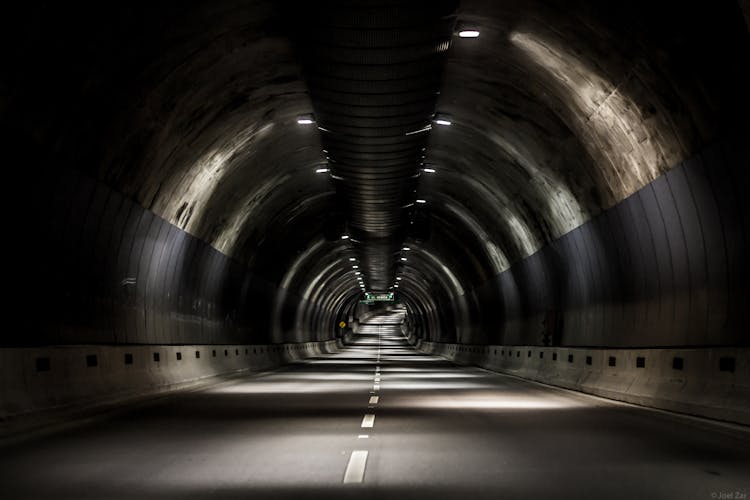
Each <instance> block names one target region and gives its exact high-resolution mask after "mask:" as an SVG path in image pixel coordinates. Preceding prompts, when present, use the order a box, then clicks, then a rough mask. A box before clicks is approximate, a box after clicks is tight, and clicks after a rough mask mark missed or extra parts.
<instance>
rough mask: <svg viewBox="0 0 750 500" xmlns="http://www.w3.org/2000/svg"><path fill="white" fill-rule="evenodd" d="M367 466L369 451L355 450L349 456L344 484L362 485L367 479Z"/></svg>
mask: <svg viewBox="0 0 750 500" xmlns="http://www.w3.org/2000/svg"><path fill="white" fill-rule="evenodd" d="M366 466H367V451H365V450H354V451H353V452H352V454H351V455H350V456H349V463H348V464H346V471H345V472H344V483H361V482H362V480H363V479H364V478H365V467H366Z"/></svg>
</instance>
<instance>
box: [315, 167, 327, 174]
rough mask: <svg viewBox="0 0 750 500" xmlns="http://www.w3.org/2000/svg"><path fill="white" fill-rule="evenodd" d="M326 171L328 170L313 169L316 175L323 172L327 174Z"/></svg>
mask: <svg viewBox="0 0 750 500" xmlns="http://www.w3.org/2000/svg"><path fill="white" fill-rule="evenodd" d="M328 170H329V169H327V168H316V169H315V173H316V174H322V173H324V172H328Z"/></svg>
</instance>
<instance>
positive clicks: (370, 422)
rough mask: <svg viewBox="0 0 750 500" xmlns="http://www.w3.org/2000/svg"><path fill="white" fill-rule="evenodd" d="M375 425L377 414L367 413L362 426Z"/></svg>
mask: <svg viewBox="0 0 750 500" xmlns="http://www.w3.org/2000/svg"><path fill="white" fill-rule="evenodd" d="M374 425H375V415H373V414H372V413H367V414H365V416H364V418H363V419H362V426H361V427H362V428H367V427H373V426H374Z"/></svg>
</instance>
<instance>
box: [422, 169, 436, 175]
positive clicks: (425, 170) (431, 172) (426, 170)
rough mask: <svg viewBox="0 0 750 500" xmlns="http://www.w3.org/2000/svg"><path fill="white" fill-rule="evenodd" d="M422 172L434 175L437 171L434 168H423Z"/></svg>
mask: <svg viewBox="0 0 750 500" xmlns="http://www.w3.org/2000/svg"><path fill="white" fill-rule="evenodd" d="M422 172H427V173H428V174H434V173H435V169H434V168H423V169H422Z"/></svg>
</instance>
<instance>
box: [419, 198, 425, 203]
mask: <svg viewBox="0 0 750 500" xmlns="http://www.w3.org/2000/svg"><path fill="white" fill-rule="evenodd" d="M417 203H427V200H421V199H420V200H417Z"/></svg>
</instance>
